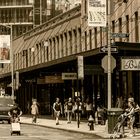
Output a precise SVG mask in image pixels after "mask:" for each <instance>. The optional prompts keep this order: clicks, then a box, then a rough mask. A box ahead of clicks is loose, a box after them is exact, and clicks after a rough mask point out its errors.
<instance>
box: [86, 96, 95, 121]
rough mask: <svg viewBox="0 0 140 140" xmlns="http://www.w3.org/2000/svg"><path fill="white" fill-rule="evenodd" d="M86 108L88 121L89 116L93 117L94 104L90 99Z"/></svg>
mask: <svg viewBox="0 0 140 140" xmlns="http://www.w3.org/2000/svg"><path fill="white" fill-rule="evenodd" d="M84 106H85V109H86V115H87V119H89V116H90V115H93V104H92V102H91V101H90V99H89V97H88V98H87V100H86V103H85V105H84Z"/></svg>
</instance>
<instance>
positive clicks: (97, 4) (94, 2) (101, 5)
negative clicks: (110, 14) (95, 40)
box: [87, 0, 107, 27]
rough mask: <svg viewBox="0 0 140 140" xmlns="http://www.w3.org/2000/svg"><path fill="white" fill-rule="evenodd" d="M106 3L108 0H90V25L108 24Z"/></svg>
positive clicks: (102, 25)
mask: <svg viewBox="0 0 140 140" xmlns="http://www.w3.org/2000/svg"><path fill="white" fill-rule="evenodd" d="M106 3H107V2H106V0H88V4H87V5H88V26H94V27H97V26H100V27H105V26H106V23H107V18H106V15H107V13H106V11H107V10H106V9H107V8H106V7H107V4H106Z"/></svg>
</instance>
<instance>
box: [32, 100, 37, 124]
mask: <svg viewBox="0 0 140 140" xmlns="http://www.w3.org/2000/svg"><path fill="white" fill-rule="evenodd" d="M31 114H32V123H36V122H37V115H38V114H39V110H38V106H37V102H36V101H33V104H32V105H31Z"/></svg>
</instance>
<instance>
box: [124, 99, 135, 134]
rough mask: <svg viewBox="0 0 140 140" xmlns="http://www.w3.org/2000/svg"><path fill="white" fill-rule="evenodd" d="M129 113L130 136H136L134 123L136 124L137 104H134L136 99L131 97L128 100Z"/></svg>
mask: <svg viewBox="0 0 140 140" xmlns="http://www.w3.org/2000/svg"><path fill="white" fill-rule="evenodd" d="M126 112H127V117H128V120H127V125H128V128H129V129H130V132H129V134H130V136H134V135H135V131H134V122H135V103H134V98H132V97H130V98H128V108H127V109H126Z"/></svg>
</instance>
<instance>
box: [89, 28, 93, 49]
mask: <svg viewBox="0 0 140 140" xmlns="http://www.w3.org/2000/svg"><path fill="white" fill-rule="evenodd" d="M89 48H90V50H91V49H92V30H89Z"/></svg>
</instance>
